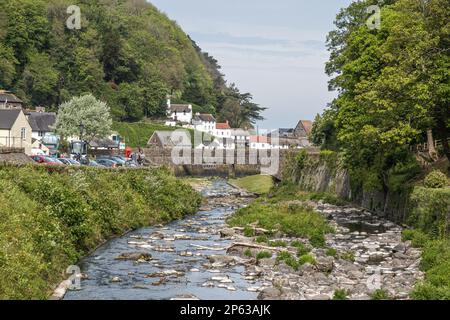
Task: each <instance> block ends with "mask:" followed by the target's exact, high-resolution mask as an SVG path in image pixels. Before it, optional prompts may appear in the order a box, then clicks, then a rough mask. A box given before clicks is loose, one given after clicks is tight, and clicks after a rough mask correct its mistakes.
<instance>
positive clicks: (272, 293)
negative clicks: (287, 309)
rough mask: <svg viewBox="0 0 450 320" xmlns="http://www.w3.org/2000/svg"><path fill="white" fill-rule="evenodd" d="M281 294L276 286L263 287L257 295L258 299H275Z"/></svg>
mask: <svg viewBox="0 0 450 320" xmlns="http://www.w3.org/2000/svg"><path fill="white" fill-rule="evenodd" d="M280 296H281V290H279V289H277V288H265V289H264V290H262V291H261V292H260V294H259V295H258V300H277V299H278V298H279V297H280Z"/></svg>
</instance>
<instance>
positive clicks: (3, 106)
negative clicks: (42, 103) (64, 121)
mask: <svg viewBox="0 0 450 320" xmlns="http://www.w3.org/2000/svg"><path fill="white" fill-rule="evenodd" d="M55 121H56V114H55V113H53V112H45V108H41V107H37V108H36V109H35V110H28V109H25V108H24V104H23V101H22V100H20V99H19V98H17V97H16V96H15V95H14V94H12V93H11V92H8V91H5V90H0V147H8V148H22V149H24V150H25V153H26V154H28V155H32V154H35V153H37V152H36V150H41V151H42V152H44V153H46V154H48V153H50V149H51V148H54V147H55V146H53V145H52V143H48V144H45V143H44V141H43V140H44V137H47V136H48V134H49V133H52V132H53V129H52V128H51V127H52V125H54V123H55Z"/></svg>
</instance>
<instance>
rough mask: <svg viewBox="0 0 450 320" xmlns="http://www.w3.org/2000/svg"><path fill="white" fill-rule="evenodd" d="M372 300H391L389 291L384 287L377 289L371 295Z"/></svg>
mask: <svg viewBox="0 0 450 320" xmlns="http://www.w3.org/2000/svg"><path fill="white" fill-rule="evenodd" d="M371 298H372V300H391V297H390V296H389V293H388V292H387V291H386V290H384V289H378V290H376V291H375V292H374V293H372V295H371Z"/></svg>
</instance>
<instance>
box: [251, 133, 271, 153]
mask: <svg viewBox="0 0 450 320" xmlns="http://www.w3.org/2000/svg"><path fill="white" fill-rule="evenodd" d="M250 149H258V150H268V149H271V145H270V143H269V139H268V138H267V137H266V136H250Z"/></svg>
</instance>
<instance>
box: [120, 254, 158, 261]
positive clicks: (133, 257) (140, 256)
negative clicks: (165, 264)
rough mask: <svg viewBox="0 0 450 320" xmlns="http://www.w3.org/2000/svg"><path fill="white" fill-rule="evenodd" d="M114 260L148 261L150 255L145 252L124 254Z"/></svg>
mask: <svg viewBox="0 0 450 320" xmlns="http://www.w3.org/2000/svg"><path fill="white" fill-rule="evenodd" d="M116 260H132V261H150V260H152V255H151V254H150V253H147V252H125V253H122V254H121V255H120V256H118V257H117V258H116Z"/></svg>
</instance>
